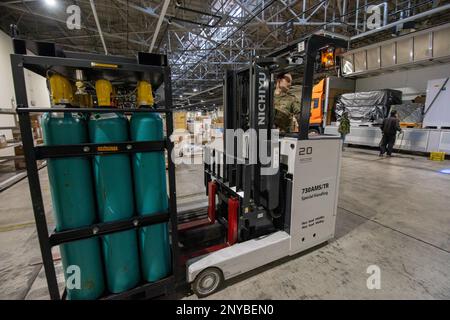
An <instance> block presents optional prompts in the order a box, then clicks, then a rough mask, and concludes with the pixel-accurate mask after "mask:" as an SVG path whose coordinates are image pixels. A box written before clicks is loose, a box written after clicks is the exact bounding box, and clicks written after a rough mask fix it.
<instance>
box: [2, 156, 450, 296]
mask: <svg viewBox="0 0 450 320" xmlns="http://www.w3.org/2000/svg"><path fill="white" fill-rule="evenodd" d="M442 168H450V161H444V162H432V161H429V160H427V159H426V158H424V157H417V156H411V155H403V154H402V155H398V156H397V157H394V158H378V157H377V156H376V152H374V151H370V150H362V149H350V148H348V149H347V151H346V152H345V153H344V155H343V164H342V172H341V184H340V195H339V204H338V216H337V226H336V238H335V239H334V240H332V241H330V242H329V243H328V244H325V245H323V246H321V247H319V248H316V249H315V250H310V251H308V252H306V253H301V254H299V255H297V256H294V257H291V258H286V259H283V260H280V261H277V262H274V263H272V264H270V265H268V266H264V267H261V268H258V269H256V270H253V271H252V272H249V273H247V274H244V275H242V276H239V277H238V278H236V279H233V280H232V281H229V282H227V285H226V287H225V288H224V289H223V290H221V291H220V292H218V293H216V294H214V295H212V296H210V297H208V299H450V210H449V208H450V196H449V190H450V175H445V174H441V173H439V172H438V170H439V169H442ZM201 170H202V167H201V166H194V167H192V166H191V167H189V166H186V165H179V166H178V168H177V191H178V197H179V200H178V202H179V207H183V208H192V207H194V206H196V205H198V204H199V203H200V204H201V203H204V200H205V198H204V194H203V190H204V189H203V176H202V173H201ZM41 178H42V179H41V182H42V187H43V191H44V202H45V207H46V208H48V209H50V208H51V204H50V197H49V190H48V179H47V174H46V170H45V169H43V170H41ZM50 220H51V219H50ZM58 254H59V253H58V252H57V250H55V252H54V256H55V257H56V258H58ZM56 265H57V271H58V272H59V274H61V266H60V264H59V262H58V260H57V263H56ZM370 265H377V266H378V267H379V268H380V270H381V289H379V290H369V289H368V288H367V286H366V281H367V278H368V277H369V274H367V273H366V271H367V268H368V267H369V266H370ZM59 280H60V283H61V285H63V279H62V277H60V278H59ZM180 297H183V298H185V299H196V297H195V296H193V295H189V294H185V293H184V292H183V293H181V294H180ZM46 298H48V294H47V291H46V284H45V276H44V273H43V270H42V265H41V261H40V252H39V248H38V243H37V238H36V232H35V229H34V222H33V216H32V213H31V203H30V196H29V193H28V185H27V180H26V179H25V180H23V181H21V182H19V183H18V184H16V185H15V186H13V187H11V188H9V189H7V190H5V191H4V192H2V193H0V299H46Z"/></svg>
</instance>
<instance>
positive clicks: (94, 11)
mask: <svg viewBox="0 0 450 320" xmlns="http://www.w3.org/2000/svg"><path fill="white" fill-rule="evenodd" d="M89 2H90V4H91V9H92V13H93V14H94V19H95V24H96V25H97V29H98V34H99V35H100V40H101V41H102V45H103V50H105V54H106V55H108V48H107V47H106V43H105V38H103V32H102V27H101V26H100V21H99V20H98V16H97V9H95V3H94V0H90V1H89Z"/></svg>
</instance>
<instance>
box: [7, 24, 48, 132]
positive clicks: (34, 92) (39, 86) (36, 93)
mask: <svg viewBox="0 0 450 320" xmlns="http://www.w3.org/2000/svg"><path fill="white" fill-rule="evenodd" d="M11 53H13V47H12V41H11V38H10V37H9V36H8V35H7V34H6V33H4V32H2V31H0V70H1V72H0V108H4V109H11V108H15V106H16V97H15V94H14V85H13V80H12V74H11V62H10V57H9V55H10V54H11ZM25 81H26V85H27V97H28V104H29V105H30V106H39V107H43V108H49V107H50V98H49V93H48V90H47V84H46V80H45V78H44V77H41V76H40V75H37V74H35V73H33V72H30V71H28V70H25ZM5 126H14V116H13V115H0V127H5ZM1 134H5V135H6V138H7V139H11V138H12V132H11V130H0V135H1Z"/></svg>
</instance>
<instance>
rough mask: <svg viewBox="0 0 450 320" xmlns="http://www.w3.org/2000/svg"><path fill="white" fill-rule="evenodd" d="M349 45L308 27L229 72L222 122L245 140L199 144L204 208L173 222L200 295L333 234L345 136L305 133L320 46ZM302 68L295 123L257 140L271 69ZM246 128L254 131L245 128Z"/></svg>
mask: <svg viewBox="0 0 450 320" xmlns="http://www.w3.org/2000/svg"><path fill="white" fill-rule="evenodd" d="M346 45H347V43H346V42H344V41H342V40H340V39H331V38H327V37H323V36H317V35H313V36H311V37H308V38H306V39H302V40H300V41H297V42H295V43H292V44H289V45H287V46H286V47H285V48H282V49H280V50H278V51H277V52H274V53H273V54H271V55H270V56H269V57H266V58H262V59H261V58H259V59H258V58H257V59H255V60H254V61H253V62H252V63H251V65H250V66H249V67H248V68H245V69H242V70H238V71H228V72H227V74H226V78H225V83H224V116H225V119H224V120H225V122H224V126H225V130H227V129H232V130H236V129H242V130H241V131H244V132H246V134H245V135H244V139H242V140H243V141H242V146H241V145H239V141H238V143H235V142H236V140H239V139H238V138H235V137H237V136H238V135H236V136H235V137H233V138H232V139H231V140H232V141H230V136H227V134H225V135H224V143H223V149H221V150H217V149H206V151H205V185H206V187H207V195H208V199H209V203H208V208H207V216H206V217H201V218H199V219H194V220H192V219H191V220H186V221H184V222H182V223H180V224H179V235H180V237H179V238H180V241H181V244H182V252H183V257H184V260H183V262H185V263H186V279H187V282H188V283H190V284H191V286H192V289H193V291H194V293H195V294H196V295H197V296H199V297H204V296H207V295H210V294H211V293H213V292H215V291H217V290H218V289H219V288H220V287H221V285H222V284H223V282H224V281H225V280H228V279H230V278H233V277H235V276H237V275H240V274H243V273H245V272H247V271H250V270H253V269H255V268H258V267H260V266H263V265H265V264H268V263H270V262H273V261H275V260H277V259H280V258H283V257H286V256H291V255H295V254H297V253H299V252H301V251H304V250H307V249H309V248H312V247H314V246H317V245H319V244H321V243H324V242H326V241H327V240H329V239H331V238H333V237H334V231H335V222H336V210H337V201H338V187H339V172H340V162H341V150H342V141H341V139H340V138H339V137H337V136H325V135H320V136H314V137H308V128H309V118H310V106H311V95H312V87H313V75H314V72H315V71H316V69H315V68H316V67H315V65H316V61H317V56H318V55H320V52H321V51H322V50H328V52H329V50H330V47H331V48H343V47H346ZM299 68H303V73H304V77H303V88H302V99H301V105H302V109H301V110H302V111H301V117H300V118H299V119H298V122H299V127H300V129H299V132H298V133H292V134H287V135H280V139H278V137H276V136H271V134H272V133H269V134H268V136H267V137H266V138H264V143H261V141H259V139H263V138H260V137H261V135H260V134H259V133H260V132H261V131H263V130H268V129H271V128H273V119H274V112H275V110H274V107H273V92H274V76H275V75H276V74H278V73H280V72H283V71H284V72H286V71H290V70H297V69H299ZM250 129H252V130H254V132H256V134H254V135H252V134H247V132H250V131H251V130H250ZM269 131H270V130H269ZM227 138H228V139H227ZM227 140H228V141H227ZM264 144H267V146H268V149H269V158H270V159H271V161H270V162H269V163H262V162H261V161H260V159H256V161H252V160H254V159H252V156H251V152H249V149H251V147H252V146H256V145H257V146H258V147H257V148H256V150H257V151H258V152H259V151H260V150H259V149H260V148H261V146H263V145H264ZM242 148H243V149H242ZM219 159H220V160H221V161H218V160H219ZM230 159H231V161H230ZM213 160H214V161H213ZM238 160H240V161H238ZM193 243H195V244H196V246H194V247H196V248H195V249H193V247H192V244H193ZM188 248H189V249H188Z"/></svg>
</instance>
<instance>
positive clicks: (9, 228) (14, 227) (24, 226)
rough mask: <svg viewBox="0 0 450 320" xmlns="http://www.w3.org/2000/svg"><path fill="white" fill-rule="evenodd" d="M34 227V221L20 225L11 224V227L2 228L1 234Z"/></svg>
mask: <svg viewBox="0 0 450 320" xmlns="http://www.w3.org/2000/svg"><path fill="white" fill-rule="evenodd" d="M34 225H35V223H34V221H29V222H24V223H18V224H10V225H6V226H2V227H0V232H7V231H12V230H17V229H23V228H27V227H31V226H34Z"/></svg>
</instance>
